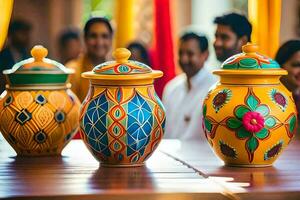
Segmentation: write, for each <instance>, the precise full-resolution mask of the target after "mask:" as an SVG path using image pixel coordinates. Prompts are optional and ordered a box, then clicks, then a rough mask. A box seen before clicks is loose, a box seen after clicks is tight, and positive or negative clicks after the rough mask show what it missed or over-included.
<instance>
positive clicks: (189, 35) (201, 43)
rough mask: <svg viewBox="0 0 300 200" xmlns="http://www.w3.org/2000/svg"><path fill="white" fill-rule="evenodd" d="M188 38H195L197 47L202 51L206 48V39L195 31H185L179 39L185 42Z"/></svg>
mask: <svg viewBox="0 0 300 200" xmlns="http://www.w3.org/2000/svg"><path fill="white" fill-rule="evenodd" d="M190 39H194V40H197V42H198V46H199V49H200V50H201V52H204V51H206V50H207V49H208V39H207V37H206V36H203V35H202V36H200V35H198V34H196V33H193V32H190V33H185V34H183V35H182V36H181V37H180V41H183V42H186V41H188V40H190Z"/></svg>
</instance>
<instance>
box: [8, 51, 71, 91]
mask: <svg viewBox="0 0 300 200" xmlns="http://www.w3.org/2000/svg"><path fill="white" fill-rule="evenodd" d="M47 54H48V50H47V49H46V48H44V47H43V46H40V45H37V46H34V47H33V48H32V50H31V55H32V58H28V59H26V60H23V61H21V62H18V63H16V64H15V65H14V66H13V67H12V68H11V69H8V70H4V71H3V74H5V75H6V78H7V81H8V85H10V86H28V85H64V84H65V83H66V81H67V79H68V75H69V74H72V73H74V71H73V70H72V69H68V68H66V67H65V66H64V65H62V64H61V63H58V62H56V61H54V60H50V59H48V58H46V56H47Z"/></svg>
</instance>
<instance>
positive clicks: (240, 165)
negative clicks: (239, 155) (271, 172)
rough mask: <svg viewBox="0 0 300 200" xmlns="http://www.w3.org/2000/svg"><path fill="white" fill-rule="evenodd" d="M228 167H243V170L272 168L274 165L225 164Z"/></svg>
mask: <svg viewBox="0 0 300 200" xmlns="http://www.w3.org/2000/svg"><path fill="white" fill-rule="evenodd" d="M225 166H226V167H241V168H262V167H271V166H272V164H266V165H263V164H262V165H260V164H253V165H252V164H232V163H225Z"/></svg>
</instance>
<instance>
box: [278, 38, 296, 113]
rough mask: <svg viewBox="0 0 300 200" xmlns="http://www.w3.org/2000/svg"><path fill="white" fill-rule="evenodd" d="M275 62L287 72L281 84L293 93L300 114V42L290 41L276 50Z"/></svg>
mask: <svg viewBox="0 0 300 200" xmlns="http://www.w3.org/2000/svg"><path fill="white" fill-rule="evenodd" d="M275 60H276V61H277V62H278V63H279V64H280V66H281V67H282V68H284V69H286V70H287V71H288V75H287V76H283V77H282V78H281V82H282V83H283V84H284V85H285V86H286V87H287V88H288V89H289V90H290V91H291V92H292V93H293V97H294V100H295V103H296V106H297V110H298V113H300V40H290V41H288V42H286V43H284V44H283V45H282V46H281V47H280V48H279V50H278V52H277V54H276V57H275Z"/></svg>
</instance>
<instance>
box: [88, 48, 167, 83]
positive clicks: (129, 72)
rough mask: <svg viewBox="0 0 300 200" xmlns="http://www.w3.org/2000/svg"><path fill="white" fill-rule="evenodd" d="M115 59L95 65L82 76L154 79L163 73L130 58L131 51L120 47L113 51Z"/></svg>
mask: <svg viewBox="0 0 300 200" xmlns="http://www.w3.org/2000/svg"><path fill="white" fill-rule="evenodd" d="M112 55H113V58H114V59H115V60H114V61H107V62H104V63H102V64H100V65H97V66H95V67H94V69H93V70H92V71H89V72H84V73H82V77H84V78H89V79H104V80H133V79H147V78H148V79H151V78H152V79H153V78H158V77H161V76H162V75H163V73H162V72H161V71H159V70H152V69H151V67H149V66H148V65H146V64H144V63H141V62H138V61H134V60H128V59H129V57H130V55H131V52H130V51H129V50H128V49H126V48H118V49H116V50H115V51H114V52H113V54H112Z"/></svg>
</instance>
